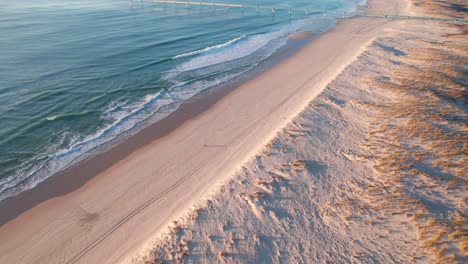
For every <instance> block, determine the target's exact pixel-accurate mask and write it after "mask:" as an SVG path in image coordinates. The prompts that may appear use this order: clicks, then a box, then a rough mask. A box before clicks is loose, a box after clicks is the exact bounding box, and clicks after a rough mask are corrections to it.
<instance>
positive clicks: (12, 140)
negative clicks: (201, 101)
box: [0, 0, 362, 200]
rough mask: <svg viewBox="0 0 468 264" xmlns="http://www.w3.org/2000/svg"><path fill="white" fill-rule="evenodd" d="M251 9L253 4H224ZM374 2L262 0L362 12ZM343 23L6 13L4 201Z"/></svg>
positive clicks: (141, 11)
mask: <svg viewBox="0 0 468 264" xmlns="http://www.w3.org/2000/svg"><path fill="white" fill-rule="evenodd" d="M217 2H230V3H245V4H251V1H239V0H219V1H217ZM359 2H362V0H314V1H306V0H286V1H279V0H258V1H255V2H254V3H255V4H256V5H276V6H287V7H304V8H321V9H329V10H348V11H349V10H353V8H354V6H355V4H357V3H359ZM334 24H335V19H334V18H333V17H332V16H323V15H319V16H310V17H305V16H304V14H302V13H297V12H296V13H293V14H292V15H291V16H289V15H288V14H287V11H284V12H283V11H280V12H278V13H277V14H276V15H274V16H273V15H272V14H271V12H270V11H268V10H263V11H260V12H259V13H256V12H255V10H245V11H244V12H240V10H238V9H234V8H231V9H229V8H222V7H216V8H214V7H198V6H197V7H192V8H190V9H186V8H185V7H183V6H179V7H176V6H170V7H166V8H165V7H164V6H163V5H161V4H152V3H144V2H143V3H141V2H139V1H134V2H133V3H132V2H128V1H127V0H68V1H63V0H48V1H44V0H24V1H16V0H2V1H1V2H0V200H3V199H6V198H8V197H10V196H12V195H15V194H17V193H19V192H21V191H22V190H25V189H28V188H32V187H34V186H35V185H36V184H37V183H39V182H41V181H42V180H44V179H46V178H47V177H50V176H51V175H53V174H54V173H57V172H58V171H60V170H63V169H64V168H67V167H68V166H70V165H73V164H75V163H76V162H79V161H80V160H83V159H84V158H87V157H90V156H92V155H95V154H96V153H98V152H100V151H104V150H106V149H107V148H109V147H111V146H112V144H113V143H115V142H118V141H117V140H118V139H122V138H124V137H127V136H129V135H131V134H133V133H136V132H137V131H138V130H139V129H141V128H143V127H145V126H147V125H149V124H151V123H154V122H157V121H158V120H160V119H162V118H164V117H166V116H167V115H169V114H170V113H171V112H173V111H174V110H176V109H177V107H178V106H180V104H181V103H182V102H183V101H185V100H187V99H189V98H191V97H193V96H194V95H196V94H198V93H200V92H202V91H204V90H206V89H216V86H217V85H220V84H223V83H226V82H228V81H230V80H232V79H233V78H235V77H237V76H241V75H242V74H245V73H247V72H249V71H251V70H253V69H255V67H256V66H257V65H258V64H259V63H261V62H262V61H264V60H266V59H268V58H269V57H271V56H273V55H274V54H275V52H276V51H278V49H280V48H281V47H283V46H284V45H286V42H287V36H288V35H289V34H290V33H293V32H295V31H298V30H304V29H305V30H319V31H325V30H327V29H329V28H330V27H332V26H333V25H334Z"/></svg>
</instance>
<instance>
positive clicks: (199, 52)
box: [173, 35, 245, 59]
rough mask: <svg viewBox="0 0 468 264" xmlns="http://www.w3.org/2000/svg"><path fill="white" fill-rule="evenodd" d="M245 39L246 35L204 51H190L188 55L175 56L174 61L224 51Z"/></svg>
mask: <svg viewBox="0 0 468 264" xmlns="http://www.w3.org/2000/svg"><path fill="white" fill-rule="evenodd" d="M243 38H245V35H243V36H240V37H237V38H234V39H231V40H229V41H227V42H225V43H222V44H218V45H214V46H210V47H206V48H204V49H200V50H194V51H190V52H187V53H183V54H180V55H177V56H174V57H173V59H181V58H186V57H192V56H195V55H198V54H202V53H206V52H209V51H215V50H217V49H222V48H224V47H227V46H229V45H232V44H234V43H236V42H238V41H239V40H242V39H243Z"/></svg>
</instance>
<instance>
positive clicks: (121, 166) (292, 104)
mask: <svg viewBox="0 0 468 264" xmlns="http://www.w3.org/2000/svg"><path fill="white" fill-rule="evenodd" d="M371 3H372V4H371V6H372V8H381V9H382V10H393V9H395V8H399V6H400V5H399V4H394V3H401V1H395V2H393V3H388V2H387V1H383V0H375V1H372V2H371ZM398 10H399V9H398ZM398 12H400V10H399V11H398ZM394 23H399V22H389V21H386V20H382V19H371V18H353V19H349V20H346V21H344V22H341V23H339V24H338V25H337V27H335V28H334V29H332V30H331V31H329V32H327V33H326V34H323V35H321V36H320V37H318V38H317V39H315V40H314V41H313V42H312V43H310V44H308V45H307V46H305V47H304V48H302V49H301V50H300V51H298V52H297V53H296V54H295V55H293V56H292V57H290V58H288V59H287V60H285V61H283V62H281V63H280V64H279V65H277V66H275V67H273V68H272V69H271V70H268V71H267V72H266V73H264V74H262V75H260V76H258V77H257V78H255V79H254V80H251V81H248V82H246V83H245V84H243V85H241V86H240V87H238V88H236V89H235V90H234V91H232V92H230V93H229V94H228V95H226V96H224V97H223V98H222V99H220V100H219V101H218V102H216V103H215V104H214V105H213V106H212V107H211V108H209V109H208V110H206V111H203V112H202V113H201V114H199V115H197V116H195V117H193V118H190V119H188V118H185V119H184V118H182V119H183V120H185V121H184V122H183V123H182V124H181V125H179V126H178V127H177V128H176V129H175V130H173V131H167V132H166V133H163V134H160V135H155V137H154V138H153V139H154V140H152V141H151V140H148V138H145V139H144V140H143V139H142V140H143V141H144V142H145V144H141V141H138V138H137V139H133V140H134V141H133V142H134V143H135V144H136V145H137V146H138V147H133V148H132V147H131V146H130V147H129V148H128V149H127V151H129V152H130V154H128V155H127V154H126V153H125V155H123V154H119V153H117V152H115V150H114V152H113V151H112V150H111V151H110V152H109V153H106V154H104V155H102V156H100V158H99V159H97V160H98V161H99V162H95V163H94V164H93V163H83V164H80V165H78V166H77V167H76V168H74V170H71V172H70V174H71V175H63V176H64V177H67V178H66V179H67V180H68V184H71V185H73V186H72V187H69V189H70V191H69V192H68V193H60V192H56V193H55V195H52V197H50V196H48V194H47V193H37V192H36V193H34V192H31V193H25V194H24V195H22V196H20V197H19V198H17V199H13V200H12V202H10V203H9V205H8V206H9V207H5V206H4V207H0V210H2V216H3V215H7V216H8V215H10V214H11V213H9V211H8V212H7V211H6V209H5V208H10V209H11V210H12V211H15V212H17V213H16V214H19V215H18V216H16V217H14V216H15V213H13V214H11V215H10V216H11V217H10V218H12V219H10V220H9V221H8V222H6V221H7V220H8V217H3V222H6V223H5V224H3V225H2V226H1V227H0V237H1V241H0V263H116V262H119V261H129V260H130V259H132V258H133V257H134V256H135V255H137V254H138V253H139V252H142V251H143V252H145V250H150V249H151V248H152V247H153V241H155V239H157V238H158V237H159V236H160V234H161V232H162V231H164V230H165V228H166V227H167V226H168V225H169V224H170V223H171V221H172V220H174V219H178V218H179V217H180V216H182V215H184V214H185V212H186V210H187V208H189V207H190V206H192V205H193V204H195V203H196V202H197V201H200V200H201V199H202V198H204V197H206V194H207V192H209V191H212V190H214V187H215V184H216V183H218V182H220V181H222V180H225V179H226V178H229V177H230V176H231V175H233V173H234V172H235V171H236V169H238V168H239V167H240V166H241V165H242V164H244V163H245V162H246V161H248V160H249V159H250V158H251V157H253V156H255V154H256V153H257V152H258V151H259V150H260V149H261V148H262V146H264V145H265V144H267V143H268V142H269V141H270V140H271V139H272V138H274V136H275V135H276V133H277V132H278V131H279V130H280V129H282V128H283V127H284V126H285V125H286V124H288V123H289V122H291V120H293V118H294V117H295V116H297V115H298V114H299V113H300V112H301V111H303V110H304V109H305V107H306V106H307V105H308V103H309V102H310V101H311V100H313V99H314V98H315V97H316V96H317V95H319V94H320V93H321V92H322V91H323V90H324V89H325V87H326V86H327V85H328V84H329V83H330V82H331V81H332V80H333V79H334V78H336V77H337V76H338V75H339V74H340V73H341V72H342V71H343V70H344V69H345V67H346V66H347V65H349V64H350V63H351V62H352V61H354V60H355V59H356V58H357V57H358V56H359V55H360V54H361V53H362V52H363V50H364V49H365V48H366V47H367V46H368V45H369V44H370V43H372V41H374V39H375V38H376V37H380V36H383V35H384V34H386V33H385V32H386V29H389V28H390V27H391V26H392V25H393V24H394ZM203 110H204V109H203ZM182 115H183V114H182ZM187 115H188V116H190V117H191V115H190V114H188V113H187ZM294 133H295V132H294ZM294 133H293V134H294ZM298 133H299V135H300V132H298ZM137 137H138V135H137ZM158 137H159V138H158ZM150 138H151V137H150ZM324 140H326V139H324ZM129 142H132V141H131V140H130V141H129ZM140 145H144V146H142V147H139V146H140ZM317 155H319V154H317ZM89 164H91V165H92V166H96V167H93V168H90V167H86V166H88V165H89ZM100 164H101V165H100ZM80 166H81V167H80ZM288 166H290V167H291V166H292V168H296V167H297V171H299V170H300V169H302V168H303V166H310V164H308V163H306V164H303V163H301V162H300V161H298V163H293V164H289V165H288ZM312 166H315V165H314V164H312ZM321 166H322V167H323V166H325V167H326V165H321V164H317V167H318V168H320V167H321ZM318 170H319V169H318ZM85 172H86V173H89V175H88V174H86V175H83V173H85ZM93 173H96V174H97V175H94V174H93ZM76 177H78V178H80V180H78V181H79V183H76V184H73V180H74V179H75V178H76ZM278 177H280V178H278V179H281V177H283V176H281V174H279V176H278ZM284 178H286V176H284ZM46 184H47V182H46V183H44V185H46ZM49 186H52V187H49V188H43V190H45V191H47V192H52V190H50V189H53V188H55V187H57V188H60V187H61V186H56V185H55V186H54V185H49ZM265 188H268V187H265ZM318 188H322V187H318ZM37 190H40V189H37ZM256 195H257V196H258V195H260V196H259V197H260V198H261V193H260V194H256ZM39 196H40V197H41V199H43V200H44V201H43V202H41V203H39V204H37V205H35V204H34V201H35V198H36V197H39ZM254 196H255V195H254ZM44 197H50V198H49V199H45V198H44ZM254 198H255V197H254ZM254 198H249V196H246V198H245V199H246V201H247V203H248V204H249V199H251V201H250V204H252V205H255V204H254V203H253V202H252V201H253V200H252V199H254ZM7 202H8V201H7ZM15 203H16V204H17V205H18V206H19V207H21V208H20V209H15V208H14V207H15ZM33 205H34V207H32V208H30V209H28V210H26V211H24V209H25V208H27V207H29V206H33ZM253 207H255V206H253ZM23 211H24V212H23ZM265 214H268V216H265ZM271 214H273V216H271ZM256 215H257V216H258V217H259V218H266V217H272V218H273V219H274V218H277V219H278V221H281V219H279V218H281V217H282V215H281V214H279V215H278V216H275V215H274V213H271V211H262V209H261V208H259V209H258V210H257V213H256ZM13 217H14V218H13ZM330 219H331V218H330ZM331 220H333V219H331ZM337 224H338V223H337ZM222 228H224V227H222ZM227 228H229V227H227ZM404 235H405V234H402V236H404ZM320 238H321V237H318V239H320ZM234 239H236V238H234ZM345 246H346V245H345V244H343V245H342V247H345ZM358 251H359V250H358ZM298 252H299V253H300V252H301V250H300V249H298ZM221 255H223V253H221Z"/></svg>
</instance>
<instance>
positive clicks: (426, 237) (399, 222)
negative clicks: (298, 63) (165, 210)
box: [135, 1, 468, 263]
mask: <svg viewBox="0 0 468 264" xmlns="http://www.w3.org/2000/svg"><path fill="white" fill-rule="evenodd" d="M371 4H374V6H378V5H377V3H376V2H372V3H371ZM445 4H446V3H445V2H440V3H437V4H434V2H432V1H418V8H416V7H414V6H413V7H411V11H412V12H413V13H415V14H418V13H419V12H422V13H423V14H425V15H428V14H430V15H437V12H439V11H440V10H443V11H444V12H446V13H447V14H448V15H451V16H456V15H459V13H456V12H455V13H453V12H452V13H451V12H450V10H447V9H444V6H443V5H445ZM437 5H438V6H437ZM426 6H429V7H431V8H429V9H427V8H426ZM431 9H432V10H434V13H431V12H430V11H428V10H431ZM466 29H467V25H463V24H450V23H421V22H418V21H404V22H396V23H393V24H392V26H391V27H387V29H386V34H382V35H381V36H379V37H378V38H376V39H375V40H374V41H373V42H372V44H371V45H369V46H368V47H367V48H366V50H365V51H364V52H363V53H362V55H361V56H359V57H358V59H357V60H355V61H354V62H352V63H351V64H350V65H349V66H348V67H347V68H346V69H345V70H344V71H342V73H341V74H340V75H339V76H337V78H335V79H334V80H333V81H332V82H331V83H330V84H329V85H327V88H326V89H325V90H324V91H323V92H322V93H321V94H320V95H319V96H317V97H316V98H315V99H314V100H312V102H311V103H310V104H309V105H308V106H307V107H306V109H305V110H304V111H302V112H301V113H300V114H299V115H298V116H297V117H296V118H294V119H293V120H292V122H291V123H289V124H288V125H287V126H286V127H285V128H284V129H282V130H281V131H280V132H279V133H278V134H277V135H276V137H275V138H274V139H273V140H272V141H270V142H269V143H268V144H267V145H266V146H265V147H264V148H263V149H262V150H261V151H260V152H259V153H257V154H256V155H255V156H254V157H253V158H252V159H250V160H249V161H248V162H247V163H245V164H244V165H243V166H242V167H241V168H239V169H238V170H237V171H236V173H235V174H234V176H233V177H231V178H229V179H227V180H225V181H224V182H221V183H219V186H218V187H217V188H214V189H213V192H212V193H210V194H209V195H207V196H206V199H204V200H202V201H200V202H199V203H197V204H195V205H194V206H193V207H192V208H191V209H190V210H189V211H188V212H187V213H186V214H185V215H184V216H183V217H181V218H179V219H176V221H174V222H173V223H172V224H171V225H170V226H169V227H168V228H167V230H166V233H165V235H163V236H162V237H161V238H160V239H156V240H155V242H154V246H153V247H154V249H153V251H152V252H149V253H148V254H147V255H146V259H149V260H151V261H152V262H155V263H159V262H160V261H163V262H171V261H177V260H183V261H184V262H188V263H191V262H193V263H200V262H201V263H214V262H219V263H466V262H467V261H468V254H467V251H468V240H467V239H468V238H467V233H466V232H467V231H466V230H467V225H466V223H467V216H466V212H467V209H468V208H467V203H466V201H467V200H468V195H467V193H466V186H467V182H468V176H467V175H466V171H467V170H468V162H467V157H468V156H467V150H468V148H467V146H468V137H467V136H468V134H467V133H466V131H468V130H467V129H468V127H467V123H466V119H467V105H466V92H467V86H466V81H467V80H466V76H467V75H466V72H467V71H468V69H467V68H466V61H467V56H468V54H466V48H467V47H468V40H467V39H466V35H465V33H464V32H466ZM142 259H143V260H145V256H142V257H141V258H140V259H135V262H138V261H140V262H142Z"/></svg>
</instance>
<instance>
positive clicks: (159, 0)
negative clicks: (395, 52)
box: [140, 0, 468, 22]
mask: <svg viewBox="0 0 468 264" xmlns="http://www.w3.org/2000/svg"><path fill="white" fill-rule="evenodd" d="M140 1H145V2H150V3H159V4H164V5H168V4H169V5H184V6H185V7H187V8H189V7H191V6H214V7H228V8H239V9H240V10H241V11H244V10H245V9H255V10H256V11H257V12H258V11H260V10H270V11H271V12H272V13H273V14H275V13H276V12H277V11H287V12H288V14H289V15H291V14H292V13H293V12H302V13H304V14H305V15H306V16H307V15H311V14H325V15H326V14H331V15H337V16H343V17H351V16H361V17H374V18H385V19H406V20H434V21H453V22H468V18H463V17H425V16H402V15H387V14H367V13H365V12H364V11H354V12H348V11H340V10H326V9H313V8H297V7H296V8H292V7H284V6H261V5H251V4H247V5H244V4H232V3H216V2H196V1H177V0H174V1H172V0H140Z"/></svg>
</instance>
